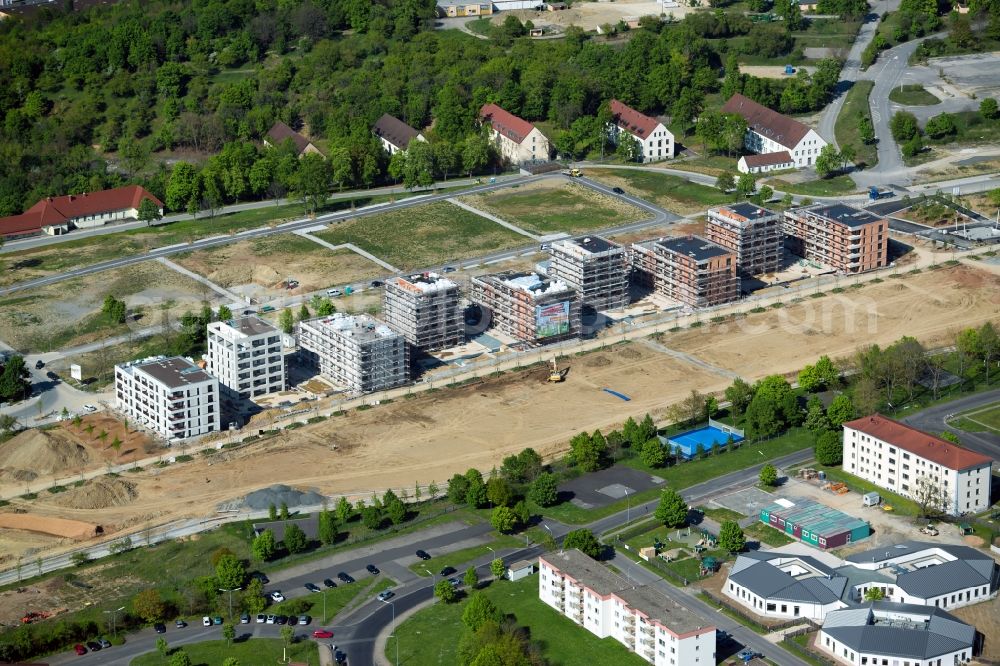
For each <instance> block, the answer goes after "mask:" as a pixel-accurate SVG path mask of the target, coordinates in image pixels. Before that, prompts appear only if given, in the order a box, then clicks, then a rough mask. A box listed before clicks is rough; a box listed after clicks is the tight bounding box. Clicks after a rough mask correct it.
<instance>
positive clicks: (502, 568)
mask: <svg viewBox="0 0 1000 666" xmlns="http://www.w3.org/2000/svg"><path fill="white" fill-rule="evenodd" d="M490 573H491V574H493V577H494V578H496V579H497V580H500V579H501V578H503V576H504V574H505V573H507V566H506V565H505V564H504V563H503V559H502V558H499V557H494V558H493V559H492V560H491V561H490Z"/></svg>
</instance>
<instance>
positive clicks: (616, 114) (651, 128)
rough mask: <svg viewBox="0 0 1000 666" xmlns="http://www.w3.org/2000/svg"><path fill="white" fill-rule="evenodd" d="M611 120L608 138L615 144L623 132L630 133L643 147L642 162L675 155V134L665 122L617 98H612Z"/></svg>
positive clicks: (655, 160)
mask: <svg viewBox="0 0 1000 666" xmlns="http://www.w3.org/2000/svg"><path fill="white" fill-rule="evenodd" d="M610 109H611V122H610V123H608V128H607V129H608V138H609V139H610V140H611V142H612V143H614V144H615V145H617V144H618V142H619V140H620V139H621V135H622V133H625V134H628V135H629V136H631V137H632V138H633V139H635V140H636V141H638V142H639V145H640V146H641V147H642V157H641V159H640V160H639V161H640V162H657V161H659V160H665V159H670V158H671V157H673V156H674V135H673V133H672V132H671V131H670V130H668V129H667V128H666V127H665V126H664V125H663V123H661V122H660V121H658V120H656V119H655V118H650V117H649V116H647V115H646V114H644V113H639V112H638V111H636V110H635V109H633V108H631V107H629V106H626V105H624V104H622V103H621V102H619V101H618V100H617V99H613V100H611V104H610Z"/></svg>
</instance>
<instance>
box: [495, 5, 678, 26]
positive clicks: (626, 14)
mask: <svg viewBox="0 0 1000 666" xmlns="http://www.w3.org/2000/svg"><path fill="white" fill-rule="evenodd" d="M681 4H682V5H685V6H681V7H669V8H667V9H666V10H664V9H662V8H661V7H660V3H658V2H648V1H645V0H618V1H617V2H614V3H610V2H580V3H576V4H574V5H573V7H571V8H569V9H564V10H562V11H558V12H548V11H534V10H527V9H520V10H514V11H505V12H500V13H499V14H496V15H494V16H493V18H492V19H491V23H493V24H494V25H500V24H501V23H503V19H504V17H505V16H507V15H508V14H514V15H515V16H517V17H518V18H519V19H521V20H522V21H528V20H530V21H531V22H532V23H534V24H535V26H536V27H542V26H544V25H553V26H560V27H562V28H565V27H568V26H571V25H575V26H578V27H580V28H583V29H584V30H596V29H597V28H598V26H602V25H604V24H606V23H610V24H611V25H615V24H616V23H618V21H620V20H622V19H633V18H640V17H643V16H659V15H660V14H661V13H662V12H664V11H665V12H666V13H669V14H672V15H673V16H674V18H677V19H682V18H684V16H686V15H687V14H689V13H691V12H693V11H697V10H698V8H696V7H694V8H693V7H688V6H686V4H687V3H681Z"/></svg>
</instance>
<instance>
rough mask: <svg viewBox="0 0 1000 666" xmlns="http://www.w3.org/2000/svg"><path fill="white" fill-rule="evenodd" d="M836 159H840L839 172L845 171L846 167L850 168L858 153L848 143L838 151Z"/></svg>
mask: <svg viewBox="0 0 1000 666" xmlns="http://www.w3.org/2000/svg"><path fill="white" fill-rule="evenodd" d="M837 157H838V158H839V159H840V168H841V170H843V171H847V167H848V166H850V165H851V164H852V163H853V162H854V160H855V159H857V157H858V153H857V151H856V150H854V146H852V145H851V144H849V143H845V144H844V145H843V147H842V148H841V149H840V154H839V155H838V156H837Z"/></svg>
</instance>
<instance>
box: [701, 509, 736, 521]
mask: <svg viewBox="0 0 1000 666" xmlns="http://www.w3.org/2000/svg"><path fill="white" fill-rule="evenodd" d="M698 510H699V511H701V512H702V513H703V514H705V515H706V516H708V517H709V518H711V519H712V520H714V521H716V522H718V523H721V522H722V521H724V520H741V519H743V518H746V516H744V515H743V514H742V513H740V512H739V511H733V510H732V509H726V508H724V507H721V506H720V507H708V506H699V507H698Z"/></svg>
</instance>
